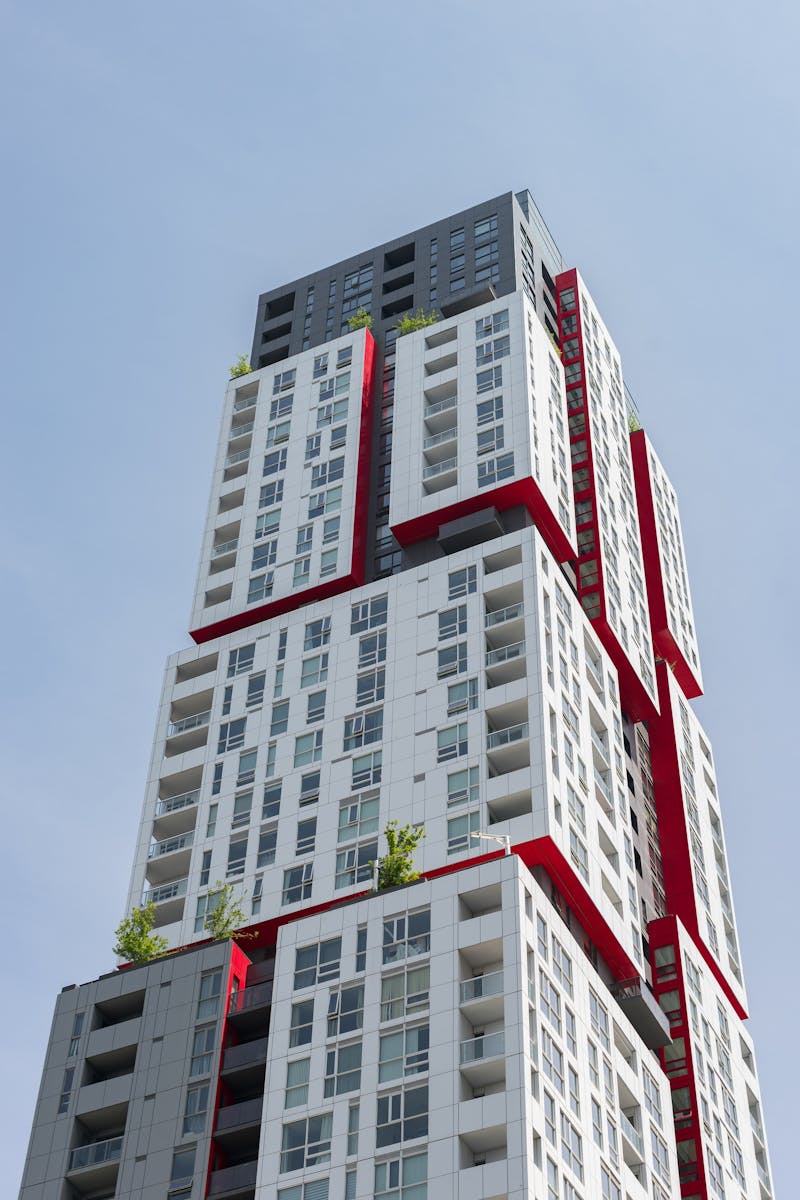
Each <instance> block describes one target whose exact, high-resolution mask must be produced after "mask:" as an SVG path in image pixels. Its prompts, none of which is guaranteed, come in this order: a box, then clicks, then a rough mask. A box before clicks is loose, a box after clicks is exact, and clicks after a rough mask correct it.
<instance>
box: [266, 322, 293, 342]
mask: <svg viewBox="0 0 800 1200" xmlns="http://www.w3.org/2000/svg"><path fill="white" fill-rule="evenodd" d="M291 332H292V322H291V321H287V322H286V324H285V325H276V326H275V328H274V329H268V330H267V332H266V333H264V334H262V336H261V341H262V342H277V341H279V340H280V339H281V338H282V337H288V336H289V334H290V333H291Z"/></svg>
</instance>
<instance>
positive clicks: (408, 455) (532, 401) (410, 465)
mask: <svg viewBox="0 0 800 1200" xmlns="http://www.w3.org/2000/svg"><path fill="white" fill-rule="evenodd" d="M490 402H494V404H495V406H496V412H497V417H496V419H489V418H488V417H484V416H483V414H482V416H481V417H479V411H478V408H479V405H483V406H484V413H485V411H486V406H488V405H489V403H490ZM479 422H480V423H479ZM492 431H494V441H495V443H496V445H495V448H494V449H490V448H489V441H488V439H490V438H491V435H492ZM568 453H569V451H568V446H567V431H566V402H565V398H564V382H563V374H562V372H561V370H560V368H559V364H558V357H557V354H556V351H555V349H554V348H553V346H552V344H551V342H550V339H549V337H548V335H547V333H546V331H545V329H544V326H543V325H542V324H541V322H540V320H539V318H538V317H537V315H536V312H535V310H534V308H533V305H532V304H531V302H530V300H529V299H528V298H527V296H526V295H525V294H524V293H523V292H521V291H520V292H516V293H515V294H513V295H509V296H503V297H502V299H500V300H495V301H492V302H491V303H489V304H484V305H481V306H480V307H478V308H474V309H470V311H469V312H466V313H463V314H462V315H460V316H457V317H452V318H450V319H449V320H446V321H440V322H438V323H437V324H436V325H434V326H431V327H430V328H429V329H423V330H420V331H418V332H417V333H412V334H407V335H406V336H405V337H401V338H398V340H397V367H396V376H395V404H394V428H393V444H392V479H391V493H390V515H389V522H390V525H391V526H392V528H396V527H398V526H402V525H403V524H404V523H405V522H407V521H411V520H414V519H418V518H420V517H424V516H427V515H430V514H432V513H436V512H438V511H439V510H441V509H444V508H445V507H447V506H450V505H453V504H458V503H462V502H464V501H468V500H471V499H473V498H474V497H480V496H481V495H485V496H486V498H487V499H486V504H487V506H489V505H491V504H492V500H491V496H490V493H491V492H492V490H493V489H494V488H495V487H502V486H504V485H507V484H510V483H514V482H519V481H521V480H525V479H530V478H532V479H533V480H534V482H535V483H536V484H537V486H538V488H539V489H540V491H541V493H542V495H543V497H544V499H545V500H546V502H547V505H548V507H549V508H550V510H551V512H552V514H553V518H554V520H555V521H556V522H557V523H558V524H559V526H560V527H561V530H562V532H563V534H564V536H565V538H566V539H567V541H568V542H569V543H570V544H571V545H573V546H574V535H573V530H574V516H573V501H572V481H571V476H570V471H569V465H568ZM509 456H511V458H509ZM492 464H496V466H495V477H493V476H492V474H491V473H489V474H487V475H484V474H483V472H484V471H487V472H489V471H490V468H491V466H492Z"/></svg>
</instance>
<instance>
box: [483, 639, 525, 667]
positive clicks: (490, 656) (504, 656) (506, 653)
mask: <svg viewBox="0 0 800 1200" xmlns="http://www.w3.org/2000/svg"><path fill="white" fill-rule="evenodd" d="M524 657H525V643H524V642H512V644H511V645H510V646H498V647H497V649H496V650H487V651H486V666H487V667H494V666H496V665H497V663H504V662H509V661H510V660H511V659H512V658H524Z"/></svg>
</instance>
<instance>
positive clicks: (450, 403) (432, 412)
mask: <svg viewBox="0 0 800 1200" xmlns="http://www.w3.org/2000/svg"><path fill="white" fill-rule="evenodd" d="M457 403H458V400H457V399H456V397H455V396H446V397H445V399H444V400H437V401H436V403H435V404H429V405H428V407H427V408H426V409H425V416H426V417H435V416H437V415H438V413H443V412H447V411H448V409H451V408H455V406H456V404H457Z"/></svg>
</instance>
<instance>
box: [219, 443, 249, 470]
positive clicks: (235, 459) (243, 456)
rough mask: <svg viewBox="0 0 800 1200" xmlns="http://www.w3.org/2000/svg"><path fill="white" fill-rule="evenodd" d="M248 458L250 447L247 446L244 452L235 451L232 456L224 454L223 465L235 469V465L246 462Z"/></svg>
mask: <svg viewBox="0 0 800 1200" xmlns="http://www.w3.org/2000/svg"><path fill="white" fill-rule="evenodd" d="M249 457H250V447H249V446H248V447H247V448H246V449H245V450H237V451H236V452H235V453H234V454H226V455H225V464H224V465H225V466H226V467H235V466H236V464H237V463H241V462H247V460H248V458H249Z"/></svg>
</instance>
